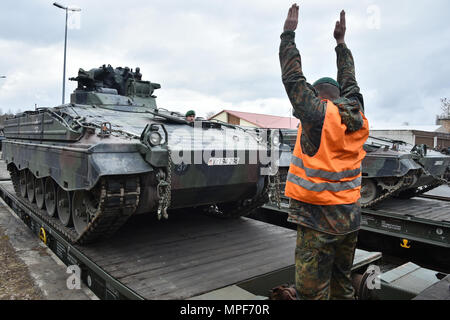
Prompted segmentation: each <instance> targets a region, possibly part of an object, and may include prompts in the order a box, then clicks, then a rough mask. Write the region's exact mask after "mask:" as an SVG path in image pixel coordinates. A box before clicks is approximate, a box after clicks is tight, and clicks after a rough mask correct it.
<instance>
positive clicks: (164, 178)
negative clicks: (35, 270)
mask: <svg viewBox="0 0 450 320" xmlns="http://www.w3.org/2000/svg"><path fill="white" fill-rule="evenodd" d="M70 80H73V81H77V83H78V87H77V88H76V90H75V91H74V92H73V93H72V95H71V102H70V103H69V104H65V105H60V106H57V107H54V108H39V109H37V110H35V111H26V112H23V113H19V114H17V115H15V116H14V117H13V118H10V119H8V120H7V121H6V123H5V128H4V132H5V136H6V139H5V140H4V142H3V159H4V160H5V161H6V163H7V167H8V170H9V172H10V175H11V179H12V182H13V185H14V188H15V191H16V193H17V194H19V195H20V196H21V197H22V199H23V200H25V199H26V204H27V205H29V206H33V208H35V209H37V212H38V213H39V214H40V215H41V218H42V219H44V220H45V221H47V222H48V223H50V224H51V225H52V226H54V227H55V229H57V230H59V231H60V232H61V233H62V234H63V235H65V236H66V237H67V238H68V239H69V240H70V241H72V242H73V243H88V242H92V241H95V240H97V239H99V238H103V237H106V236H109V235H111V234H113V233H114V232H115V231H117V230H118V229H119V228H120V227H121V226H122V225H123V224H124V223H125V221H126V220H127V219H128V217H130V216H131V215H134V214H143V213H156V214H157V216H158V218H161V217H167V216H168V213H167V210H168V209H177V208H187V207H198V208H200V209H210V208H211V207H214V208H216V213H218V214H220V215H222V216H226V217H239V216H243V215H247V214H249V213H250V212H251V211H252V210H253V209H255V208H257V207H258V206H261V205H262V204H264V203H265V202H266V201H267V196H268V187H269V186H268V185H269V182H268V180H269V179H268V177H267V172H268V171H267V170H266V169H270V168H269V166H270V165H271V164H270V148H272V147H273V146H274V145H276V144H279V141H278V140H277V139H276V134H273V135H267V134H266V132H263V131H261V130H245V129H242V128H240V127H238V126H233V125H229V124H225V123H218V122H212V121H204V120H202V119H196V121H194V122H188V121H187V120H186V119H185V117H184V116H183V115H182V114H180V113H178V112H171V111H168V110H165V109H162V108H158V107H157V105H156V96H154V91H155V90H156V89H159V88H160V85H159V84H157V83H154V82H150V81H143V80H142V75H141V73H140V70H139V69H138V68H136V71H134V72H133V70H132V69H131V70H130V69H129V68H116V69H114V68H113V67H111V66H110V65H108V66H106V65H103V66H101V67H100V68H96V69H91V70H89V71H85V70H83V69H80V70H79V72H78V76H77V77H76V78H71V79H70ZM271 139H273V141H272V140H271ZM263 158H264V159H263Z"/></svg>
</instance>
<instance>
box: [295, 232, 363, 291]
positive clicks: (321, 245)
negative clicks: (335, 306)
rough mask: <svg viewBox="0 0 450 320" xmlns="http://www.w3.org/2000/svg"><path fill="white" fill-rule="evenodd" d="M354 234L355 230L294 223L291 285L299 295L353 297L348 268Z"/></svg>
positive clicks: (353, 249)
mask: <svg viewBox="0 0 450 320" xmlns="http://www.w3.org/2000/svg"><path fill="white" fill-rule="evenodd" d="M357 237H358V232H357V231H356V232H353V233H350V234H346V235H331V234H327V233H323V232H319V231H315V230H313V229H310V228H306V227H304V226H301V225H298V228H297V247H296V249H295V286H296V289H297V293H298V296H299V298H300V299H302V300H328V299H340V300H343V299H346V300H347V299H354V293H355V292H354V289H353V286H352V279H351V268H352V265H353V258H354V255H355V248H356V242H357Z"/></svg>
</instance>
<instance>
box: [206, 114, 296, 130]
mask: <svg viewBox="0 0 450 320" xmlns="http://www.w3.org/2000/svg"><path fill="white" fill-rule="evenodd" d="M222 112H226V113H229V114H231V115H233V116H235V117H238V118H240V119H243V120H245V121H248V122H250V123H252V124H254V125H255V126H258V127H260V128H273V129H296V128H297V125H298V123H299V122H300V121H299V120H298V119H297V118H294V117H279V116H272V115H268V114H261V113H251V112H241V111H233V110H223V111H221V112H219V113H217V114H215V115H214V116H212V117H210V119H212V118H214V117H216V116H217V115H219V114H221V113H222Z"/></svg>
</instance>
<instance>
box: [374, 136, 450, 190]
mask: <svg viewBox="0 0 450 320" xmlns="http://www.w3.org/2000/svg"><path fill="white" fill-rule="evenodd" d="M369 141H370V143H371V144H372V145H381V146H384V147H388V148H390V149H392V150H397V151H399V152H403V153H410V154H411V156H412V158H413V159H414V161H415V162H416V163H417V164H418V165H419V166H420V168H421V171H422V174H421V175H420V177H419V179H417V180H416V181H415V183H414V184H413V185H410V186H408V187H407V188H402V189H401V190H400V192H398V193H397V194H396V196H398V197H401V198H411V197H415V196H418V195H420V194H422V193H425V192H428V191H430V190H432V189H434V188H437V187H439V186H440V185H442V184H448V183H449V182H450V156H447V155H444V154H442V153H441V152H438V151H435V150H431V149H428V148H427V146H426V145H424V144H419V145H412V144H409V143H406V142H404V141H399V140H392V139H388V138H374V137H371V138H370V139H369Z"/></svg>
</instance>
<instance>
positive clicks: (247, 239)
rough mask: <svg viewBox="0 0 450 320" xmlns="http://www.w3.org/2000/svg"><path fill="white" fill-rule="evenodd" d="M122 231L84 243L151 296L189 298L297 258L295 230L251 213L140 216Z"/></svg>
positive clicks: (134, 287) (89, 251) (115, 272)
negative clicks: (237, 215) (247, 215)
mask: <svg viewBox="0 0 450 320" xmlns="http://www.w3.org/2000/svg"><path fill="white" fill-rule="evenodd" d="M119 233H120V235H118V236H116V237H113V238H111V239H109V240H108V241H103V242H101V243H98V244H94V245H90V246H88V247H83V248H80V249H81V250H83V252H84V253H85V254H86V255H87V256H88V257H90V258H91V259H93V260H94V261H95V262H96V263H97V264H98V265H99V266H100V267H102V268H103V269H104V270H105V271H106V272H108V273H109V274H111V275H112V276H113V277H115V278H117V279H118V280H119V281H121V282H122V283H124V284H125V285H127V286H128V287H129V288H130V289H132V290H134V291H135V292H137V293H139V294H140V295H141V296H143V297H144V298H147V299H186V298H190V297H193V296H196V295H199V294H202V293H204V292H208V291H211V290H216V289H218V288H221V287H225V286H229V285H232V284H235V283H238V282H241V281H244V280H247V279H250V278H252V277H256V276H260V275H261V274H265V273H269V272H273V271H276V270H279V269H283V268H286V267H289V266H292V265H293V264H294V250H295V239H296V232H295V231H291V230H287V229H284V228H280V227H277V226H274V225H269V224H266V223H263V222H259V221H255V220H252V219H247V218H240V219H233V220H227V219H219V218H215V217H210V216H206V215H203V214H199V213H195V212H192V211H179V212H175V213H171V214H170V216H169V219H168V220H167V221H157V220H156V219H155V218H153V217H149V216H136V217H132V218H131V219H130V220H129V221H128V223H127V224H126V225H125V226H124V227H123V228H122V229H121V230H120V231H119Z"/></svg>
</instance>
